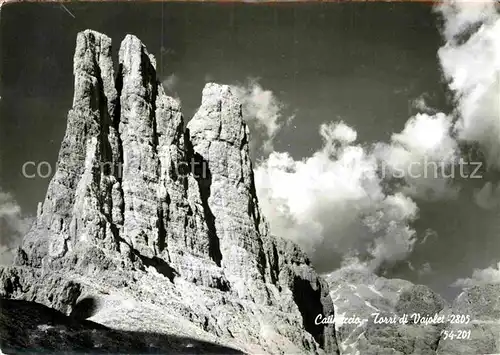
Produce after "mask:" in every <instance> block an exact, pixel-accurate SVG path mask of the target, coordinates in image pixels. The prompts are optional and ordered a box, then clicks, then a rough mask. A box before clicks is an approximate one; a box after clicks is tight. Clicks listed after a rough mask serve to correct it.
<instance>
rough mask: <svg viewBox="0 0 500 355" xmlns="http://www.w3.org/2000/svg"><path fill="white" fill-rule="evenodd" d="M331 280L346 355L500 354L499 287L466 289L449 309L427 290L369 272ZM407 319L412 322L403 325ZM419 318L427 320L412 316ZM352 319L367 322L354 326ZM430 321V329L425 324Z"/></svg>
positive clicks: (344, 273)
mask: <svg viewBox="0 0 500 355" xmlns="http://www.w3.org/2000/svg"><path fill="white" fill-rule="evenodd" d="M327 281H328V283H329V284H330V290H331V291H330V294H331V297H332V300H333V303H334V304H335V318H334V319H335V327H336V336H337V341H338V344H339V350H340V353H341V354H342V355H355V354H367V355H378V354H380V355H388V354H393V355H410V354H412V355H472V354H496V353H498V352H499V351H500V321H499V320H500V313H499V312H500V302H499V297H498V295H499V294H500V286H499V285H493V284H491V285H482V286H475V287H472V288H468V289H465V290H464V291H463V292H462V293H461V294H460V295H459V296H458V297H457V298H456V299H455V300H454V301H453V302H452V303H451V304H448V303H447V302H446V301H445V300H444V299H443V298H441V296H439V295H438V294H436V293H435V292H433V291H432V290H431V289H429V288H428V287H426V286H424V285H414V284H412V283H411V282H409V281H406V280H400V279H387V278H384V277H380V276H377V275H375V274H373V273H371V272H370V271H368V270H367V269H365V268H363V267H357V266H354V267H346V268H343V269H340V270H337V271H335V272H333V273H331V274H330V275H329V276H328V277H327ZM375 314H378V315H377V317H378V318H377V322H375ZM405 314H406V315H407V316H408V318H407V320H408V322H406V323H400V322H399V320H400V319H402V317H403V316H404V315H405ZM414 314H420V316H421V318H417V317H412V315H414ZM352 317H358V318H359V319H360V320H361V322H358V323H353V321H352ZM425 317H427V320H429V322H428V324H426V323H425V322H422V321H421V320H423V319H425ZM467 317H469V320H467ZM383 318H385V321H382V322H381V319H383ZM390 319H394V320H395V321H394V322H392V321H390ZM469 332H470V333H469Z"/></svg>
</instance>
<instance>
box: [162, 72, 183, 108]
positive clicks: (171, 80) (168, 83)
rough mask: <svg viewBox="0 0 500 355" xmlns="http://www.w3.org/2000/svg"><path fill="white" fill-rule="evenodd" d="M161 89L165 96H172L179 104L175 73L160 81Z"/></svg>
mask: <svg viewBox="0 0 500 355" xmlns="http://www.w3.org/2000/svg"><path fill="white" fill-rule="evenodd" d="M162 84H163V87H164V88H165V92H166V94H167V95H170V96H172V97H173V98H174V99H175V100H176V101H178V102H179V103H180V102H181V99H180V97H179V95H178V94H177V85H178V84H179V76H178V75H176V74H175V73H172V74H170V75H169V76H167V77H166V78H165V79H163V80H162Z"/></svg>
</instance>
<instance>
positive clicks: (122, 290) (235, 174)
mask: <svg viewBox="0 0 500 355" xmlns="http://www.w3.org/2000/svg"><path fill="white" fill-rule="evenodd" d="M110 48H111V40H110V39H109V38H108V37H106V36H105V35H103V34H100V33H97V32H94V31H90V30H87V31H84V32H81V33H80V34H79V35H78V38H77V44H76V51H75V57H74V76H75V93H74V100H73V107H72V108H71V110H70V111H69V114H68V125H67V130H66V134H65V137H64V139H63V142H62V144H61V150H60V153H59V160H58V166H57V171H56V173H55V175H54V177H53V179H52V181H51V182H50V185H49V187H48V191H47V195H46V198H45V201H44V202H43V204H42V205H41V208H39V214H38V216H37V220H36V222H35V224H34V225H33V227H32V229H31V230H30V232H29V233H28V234H27V235H26V237H25V238H24V241H23V244H22V246H21V248H20V249H19V251H18V255H17V258H16V261H15V266H14V267H11V268H4V269H1V270H0V276H1V277H0V280H2V283H0V295H3V296H4V297H10V298H17V299H27V300H32V301H36V302H39V303H43V304H45V305H47V306H49V307H53V308H56V309H58V310H60V311H63V312H65V313H70V312H71V311H72V309H73V308H74V306H75V304H76V303H77V302H78V301H79V300H80V299H82V298H88V297H94V298H95V299H97V300H99V302H97V306H96V310H95V312H93V314H92V315H91V316H90V318H89V319H91V320H93V321H95V322H98V323H102V324H105V325H110V326H113V327H118V328H120V329H124V330H129V331H141V332H157V333H162V332H164V333H165V332H169V331H170V330H171V328H175V329H176V331H178V332H182V333H183V334H184V335H189V336H191V337H194V335H193V334H196V335H197V336H198V337H201V338H205V339H210V337H213V336H216V337H217V339H219V340H221V341H225V342H226V343H227V344H228V343H231V344H233V345H235V346H236V347H238V348H240V349H242V350H244V351H249V352H269V353H279V352H287V353H290V352H293V353H304V352H311V353H321V352H324V351H325V352H327V353H330V354H332V353H336V352H337V345H336V340H335V334H334V332H335V330H334V326H333V325H332V324H327V325H319V326H318V325H315V324H314V318H315V317H316V315H317V314H316V313H322V314H323V315H324V316H329V315H333V305H332V302H331V299H330V297H329V295H328V289H327V287H326V286H325V284H324V281H323V280H322V279H321V278H319V277H318V275H317V274H316V273H315V271H314V270H313V268H312V267H311V265H310V263H309V260H308V259H307V257H306V256H305V255H304V254H303V253H302V252H301V251H300V250H299V249H298V247H297V246H296V245H294V244H292V243H291V242H288V241H286V240H284V239H281V238H276V237H274V236H271V235H270V233H269V229H268V226H267V224H266V222H265V220H264V218H263V216H262V215H261V212H260V209H259V205H258V201H257V197H256V193H255V186H254V177H253V170H252V164H251V161H250V157H249V146H248V145H249V139H250V138H249V131H248V127H247V125H246V124H245V122H244V119H243V116H242V110H241V104H240V103H239V101H238V99H237V98H236V97H235V95H234V94H233V93H232V92H231V90H230V88H229V87H228V86H225V85H218V84H214V83H210V84H207V85H206V86H205V88H204V89H203V95H202V102H201V106H200V108H199V110H198V111H197V113H196V114H195V116H194V117H193V119H192V120H191V121H190V122H189V124H188V125H187V129H185V128H184V122H183V118H182V115H181V110H180V107H179V104H178V103H177V102H176V101H175V100H174V99H172V98H170V97H168V96H166V94H165V92H164V90H163V87H162V86H161V84H160V83H159V81H158V79H157V76H156V63H155V59H154V57H153V56H152V55H151V54H149V53H148V52H147V50H146V48H145V47H144V45H143V44H142V43H141V42H140V40H139V39H138V38H136V37H134V36H132V35H127V36H126V37H125V39H124V40H123V41H122V43H121V46H120V51H119V62H118V72H117V73H116V75H115V73H114V70H113V61H112V58H111V50H110ZM47 277H48V278H49V279H54V280H55V279H57V280H60V282H53V283H52V284H51V288H50V289H47V287H46V282H47ZM51 295H52V296H51ZM54 295H55V296H54ZM49 296H50V297H49ZM131 305H133V306H131ZM131 307H132V308H131ZM131 309H133V310H131ZM84 313H85V312H84ZM165 318H168V320H166V319H165ZM137 319H143V321H142V320H141V321H138V320H137ZM141 322H142V323H141ZM169 322H170V323H169Z"/></svg>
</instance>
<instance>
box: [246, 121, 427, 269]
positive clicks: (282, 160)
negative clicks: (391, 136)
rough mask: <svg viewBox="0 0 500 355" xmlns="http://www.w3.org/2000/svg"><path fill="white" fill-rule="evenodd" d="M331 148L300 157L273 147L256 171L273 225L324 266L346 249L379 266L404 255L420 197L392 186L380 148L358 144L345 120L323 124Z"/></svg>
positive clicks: (412, 234) (330, 266) (413, 235)
mask: <svg viewBox="0 0 500 355" xmlns="http://www.w3.org/2000/svg"><path fill="white" fill-rule="evenodd" d="M320 134H321V136H322V138H323V142H324V144H323V148H322V149H321V150H319V151H318V152H316V153H314V154H313V155H312V156H311V157H308V158H305V159H303V160H299V161H295V160H294V159H293V158H292V157H291V156H290V155H289V154H288V153H278V152H273V153H272V154H271V155H270V156H269V158H268V159H267V160H265V161H264V162H263V163H262V164H261V165H260V166H259V167H258V168H257V169H256V172H255V176H256V186H257V190H258V191H257V193H258V196H259V201H260V203H261V206H262V209H263V211H264V214H265V215H266V216H267V218H268V219H269V223H270V225H271V230H272V231H273V233H275V234H277V235H280V236H284V237H287V238H290V239H292V240H294V241H295V242H297V243H298V244H299V245H301V246H302V247H303V248H304V249H305V250H306V251H307V252H308V253H309V255H310V256H311V258H312V259H313V262H314V263H315V265H316V266H317V267H318V268H319V269H320V270H322V271H330V270H332V269H333V268H334V267H335V266H336V265H337V263H338V262H339V261H340V260H341V259H342V258H343V257H354V256H356V257H359V259H360V260H361V261H363V262H364V261H367V262H369V263H370V265H371V267H373V268H377V267H379V266H380V265H381V264H383V263H385V262H390V263H392V262H395V261H398V260H403V259H404V258H405V257H406V256H407V255H408V253H409V252H411V250H412V247H413V244H414V243H415V238H416V233H415V231H414V230H413V229H412V228H411V227H410V223H411V222H412V221H413V220H415V218H416V217H417V215H418V207H417V205H416V204H415V202H414V201H413V200H412V199H411V198H409V197H407V196H405V195H404V194H402V193H400V192H396V193H393V194H386V193H385V192H384V187H383V184H382V180H381V177H380V174H379V164H378V161H377V158H376V156H375V155H373V154H372V153H371V151H369V150H368V149H367V148H365V147H363V146H362V145H360V144H356V138H357V134H356V131H355V130H354V129H352V128H351V127H349V126H347V125H346V124H345V123H343V122H334V123H330V124H323V125H322V126H321V128H320Z"/></svg>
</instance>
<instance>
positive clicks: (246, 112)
mask: <svg viewBox="0 0 500 355" xmlns="http://www.w3.org/2000/svg"><path fill="white" fill-rule="evenodd" d="M231 90H232V92H233V93H234V94H235V95H236V96H237V97H238V98H239V99H240V101H241V103H242V107H243V116H244V118H245V121H246V122H247V123H248V124H249V126H250V129H251V130H252V133H254V134H258V135H259V136H260V138H261V139H262V140H263V142H264V144H263V150H264V153H269V152H271V151H272V150H273V140H274V138H275V136H276V134H277V133H278V131H279V130H280V129H281V127H282V126H283V125H284V124H285V123H287V122H289V121H290V120H291V119H292V118H293V117H288V118H286V117H284V116H283V113H282V111H283V108H284V105H283V103H281V102H280V101H279V100H278V98H277V97H276V96H275V95H274V93H273V92H272V91H270V90H265V89H263V88H262V86H260V85H259V83H258V82H257V80H256V79H249V80H248V82H247V84H246V85H232V86H231Z"/></svg>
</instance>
